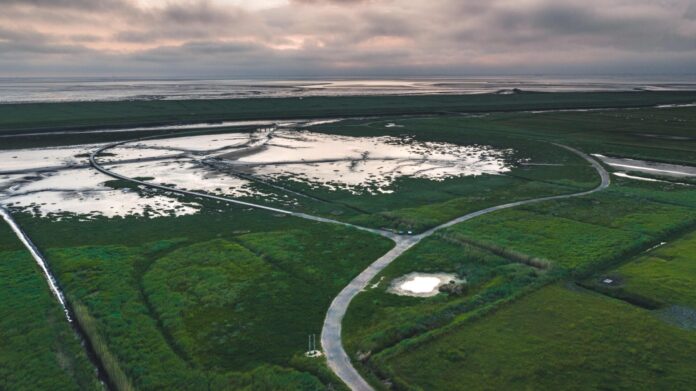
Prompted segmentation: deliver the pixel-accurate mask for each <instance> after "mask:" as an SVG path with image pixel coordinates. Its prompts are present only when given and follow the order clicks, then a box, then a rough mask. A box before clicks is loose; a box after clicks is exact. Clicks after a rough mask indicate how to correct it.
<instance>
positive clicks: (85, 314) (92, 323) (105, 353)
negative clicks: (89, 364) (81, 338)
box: [73, 302, 135, 391]
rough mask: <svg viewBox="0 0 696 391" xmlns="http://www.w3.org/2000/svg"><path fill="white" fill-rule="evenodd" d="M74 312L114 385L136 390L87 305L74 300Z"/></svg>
mask: <svg viewBox="0 0 696 391" xmlns="http://www.w3.org/2000/svg"><path fill="white" fill-rule="evenodd" d="M73 312H74V314H75V318H76V320H77V322H78V323H79V325H80V327H81V328H82V330H83V332H84V333H85V336H86V337H87V338H88V339H89V342H90V344H91V345H92V349H94V353H95V354H96V355H97V357H98V359H99V362H100V363H101V364H102V366H103V367H104V371H106V373H107V375H108V376H109V380H110V381H111V383H112V384H113V385H114V387H116V389H117V390H119V391H133V390H135V388H134V387H133V385H132V384H131V381H130V379H129V378H128V375H126V373H125V372H124V371H123V369H121V365H120V364H119V362H118V358H116V356H114V355H113V354H112V353H111V351H110V350H109V347H108V345H107V343H106V341H105V340H104V338H102V336H101V335H100V334H99V330H98V326H97V321H96V319H94V318H93V317H92V315H90V314H89V310H87V307H86V306H85V305H83V304H81V303H79V302H73Z"/></svg>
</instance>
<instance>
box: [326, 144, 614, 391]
mask: <svg viewBox="0 0 696 391" xmlns="http://www.w3.org/2000/svg"><path fill="white" fill-rule="evenodd" d="M556 145H558V146H560V147H563V148H565V149H567V150H569V151H571V152H573V153H575V154H577V155H579V156H581V157H582V158H584V159H585V160H587V161H588V162H590V164H592V166H593V167H594V168H595V170H597V172H598V173H599V175H600V177H601V183H600V184H599V186H597V187H596V188H594V189H592V190H588V191H584V192H581V193H574V194H565V195H558V196H550V197H542V198H535V199H531V200H525V201H518V202H511V203H508V204H503V205H498V206H492V207H490V208H486V209H482V210H479V211H476V212H472V213H469V214H466V215H464V216H461V217H458V218H456V219H454V220H451V221H448V222H446V223H444V224H442V225H439V226H437V227H434V228H431V229H429V230H427V231H425V232H423V233H421V234H419V235H415V236H411V237H398V238H396V246H395V247H394V248H393V249H392V250H391V251H389V252H388V253H386V254H384V255H383V256H382V257H380V258H379V259H378V260H376V261H375V262H374V263H372V264H371V265H370V266H368V268H367V269H365V270H363V271H362V272H361V273H360V274H359V275H358V276H357V277H355V279H353V281H351V282H350V284H348V286H346V287H345V288H343V290H342V291H341V292H340V293H339V294H338V296H336V298H335V299H334V300H333V302H332V303H331V306H330V307H329V310H328V311H327V313H326V318H325V319H324V327H323V328H322V330H321V346H322V348H323V349H324V354H325V355H326V361H327V363H328V365H329V367H331V370H333V371H334V373H335V374H336V375H338V377H340V378H341V380H343V381H344V382H345V383H346V384H347V385H348V387H350V389H351V390H354V391H368V390H372V387H370V385H369V384H368V383H367V381H365V379H363V378H362V376H360V374H359V373H358V371H357V370H356V369H355V367H353V364H352V363H351V362H350V358H349V357H348V354H346V351H345V350H344V349H343V344H342V343H341V322H342V320H343V316H344V315H345V314H346V311H347V310H348V305H350V302H351V301H352V300H353V298H354V297H355V296H357V294H358V293H360V291H362V290H363V289H364V288H365V287H366V286H367V284H369V283H370V281H372V279H373V278H374V277H375V276H377V274H379V272H380V271H382V270H383V269H384V268H385V267H387V266H388V265H389V264H390V263H391V262H392V261H394V260H395V259H396V258H397V257H399V256H400V255H401V254H403V253H404V252H406V250H408V249H409V248H411V247H413V246H414V245H416V244H417V243H418V242H420V241H421V240H423V239H425V238H427V237H428V236H430V235H432V234H434V233H435V232H437V231H439V230H441V229H443V228H447V227H450V226H452V225H455V224H458V223H461V222H464V221H467V220H471V219H473V218H475V217H478V216H481V215H485V214H487V213H491V212H495V211H498V210H503V209H508V208H512V207H515V206H520V205H528V204H532V203H537V202H542V201H550V200H560V199H565V198H571V197H580V196H584V195H588V194H592V193H594V192H597V191H600V190H603V189H605V188H607V187H608V186H609V184H610V182H611V179H610V176H609V173H608V172H607V171H606V170H605V169H604V167H602V165H601V164H599V163H598V162H597V161H596V160H594V159H593V158H591V157H590V156H588V155H586V154H584V153H582V152H580V151H578V150H577V149H574V148H571V147H568V146H565V145H560V144H556Z"/></svg>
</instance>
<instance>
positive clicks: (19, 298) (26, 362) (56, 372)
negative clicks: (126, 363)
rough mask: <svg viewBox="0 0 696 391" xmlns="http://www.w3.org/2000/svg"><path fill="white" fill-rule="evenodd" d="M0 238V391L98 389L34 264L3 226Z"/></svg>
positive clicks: (86, 359)
mask: <svg viewBox="0 0 696 391" xmlns="http://www.w3.org/2000/svg"><path fill="white" fill-rule="evenodd" d="M0 237H2V238H3V239H5V240H3V242H2V244H1V245H0V281H2V284H0V340H1V341H2V343H0V389H3V390H37V389H61V390H98V389H101V386H100V384H99V380H98V379H97V375H96V373H95V369H94V367H93V366H92V364H91V363H90V362H89V360H88V358H87V356H86V354H85V352H84V350H83V348H82V347H81V346H80V341H79V339H78V338H77V336H76V335H75V333H74V331H73V330H72V328H71V326H70V325H69V324H68V322H67V320H66V319H65V314H64V313H63V310H62V309H61V307H60V304H58V301H57V300H55V298H54V297H53V296H52V295H51V293H50V291H49V289H48V286H47V283H46V281H45V280H44V278H43V275H42V274H41V270H40V269H39V268H38V266H36V263H35V261H34V259H33V258H32V257H31V255H30V254H29V252H28V251H26V250H25V249H24V247H22V245H21V243H20V242H19V240H18V239H16V238H15V236H14V233H13V232H12V231H11V230H10V229H9V227H8V226H7V225H6V224H5V223H4V222H2V224H1V225H0ZM12 238H15V240H11V239H12Z"/></svg>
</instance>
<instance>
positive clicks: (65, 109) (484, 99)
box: [0, 92, 696, 132]
mask: <svg viewBox="0 0 696 391" xmlns="http://www.w3.org/2000/svg"><path fill="white" fill-rule="evenodd" d="M695 99H696V94H694V93H693V92H650V93H640V92H638V93H636V92H613V93H523V94H515V95H497V94H485V95H437V96H368V97H332V98H325V97H308V98H304V99H301V100H300V99H295V98H279V99H265V98H262V99H244V100H242V99H231V100H191V101H166V100H165V101H121V102H78V103H31V104H19V105H18V104H5V105H2V106H0V118H2V120H0V129H2V130H3V131H4V132H8V131H11V132H15V131H23V130H39V129H49V130H59V129H66V128H90V127H95V126H131V125H138V126H141V125H147V124H153V125H154V124H162V123H186V122H192V121H221V120H246V119H264V118H271V119H289V118H312V117H333V116H339V117H340V116H368V115H402V114H406V115H415V114H431V113H447V112H484V111H493V112H494V111H509V110H539V109H563V108H605V107H641V106H643V107H644V106H653V105H658V104H667V103H693V101H694V100H695Z"/></svg>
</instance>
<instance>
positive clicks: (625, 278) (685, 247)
mask: <svg viewBox="0 0 696 391" xmlns="http://www.w3.org/2000/svg"><path fill="white" fill-rule="evenodd" d="M603 276H604V278H606V276H610V277H611V278H612V279H615V280H616V281H617V283H616V284H615V285H614V284H612V285H607V284H603V283H602V282H601V281H600V280H603V279H604V278H595V279H592V280H591V281H590V284H592V285H593V286H595V287H597V288H599V289H601V290H602V291H605V292H607V293H608V294H611V295H614V296H617V297H629V298H630V297H634V298H636V299H638V300H640V299H641V298H642V299H643V300H645V301H647V302H650V303H655V305H658V306H661V307H666V306H670V305H677V306H685V307H690V308H696V292H694V289H693V287H694V286H695V285H694V284H696V233H691V234H689V235H686V236H684V237H683V238H679V239H678V240H675V241H674V242H671V243H667V244H665V245H664V246H660V247H659V248H656V249H654V250H651V251H649V252H647V253H645V254H643V255H641V256H639V257H637V258H635V259H631V260H629V261H628V262H627V263H625V264H623V265H622V266H620V267H619V268H617V269H615V270H613V271H609V272H606V273H605V274H603Z"/></svg>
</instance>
